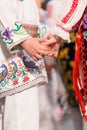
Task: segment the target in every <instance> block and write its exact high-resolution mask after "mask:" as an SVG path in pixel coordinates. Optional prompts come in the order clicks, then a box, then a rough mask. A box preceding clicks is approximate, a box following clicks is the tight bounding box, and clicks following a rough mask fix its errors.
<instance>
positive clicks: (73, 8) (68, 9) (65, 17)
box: [51, 0, 87, 41]
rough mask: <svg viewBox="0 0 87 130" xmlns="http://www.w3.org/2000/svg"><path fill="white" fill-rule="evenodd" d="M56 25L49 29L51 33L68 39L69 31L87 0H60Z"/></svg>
mask: <svg viewBox="0 0 87 130" xmlns="http://www.w3.org/2000/svg"><path fill="white" fill-rule="evenodd" d="M59 3H60V4H61V5H60V4H59V6H60V7H59V10H58V12H57V23H56V26H55V27H53V28H52V29H51V33H52V34H55V35H58V36H60V37H61V38H63V39H65V40H68V41H70V39H69V31H70V30H71V29H72V26H74V25H75V24H76V23H77V22H78V21H79V19H80V18H81V16H82V14H83V12H84V9H85V7H86V5H87V0H71V1H70V0H67V1H66V2H65V0H62V2H59Z"/></svg>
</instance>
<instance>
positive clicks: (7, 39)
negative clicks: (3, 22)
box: [1, 22, 29, 49]
mask: <svg viewBox="0 0 87 130" xmlns="http://www.w3.org/2000/svg"><path fill="white" fill-rule="evenodd" d="M1 36H2V40H3V42H4V43H5V44H6V46H7V48H10V47H11V46H15V43H17V42H18V44H19V41H20V40H21V39H23V38H25V37H26V36H27V37H28V36H29V34H28V32H27V31H26V30H25V29H24V28H23V27H22V25H21V24H20V23H19V22H15V23H14V28H10V27H7V28H6V29H5V30H4V31H2V32H1ZM13 44H14V45H13ZM16 49H17V48H16Z"/></svg>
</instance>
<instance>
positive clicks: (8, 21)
mask: <svg viewBox="0 0 87 130" xmlns="http://www.w3.org/2000/svg"><path fill="white" fill-rule="evenodd" d="M6 2H7V3H6ZM4 4H7V5H8V6H6V7H4V6H3V5H4ZM17 9H18V8H16V7H15V6H13V5H11V3H8V1H5V3H4V2H3V3H0V32H1V36H2V39H3V43H5V45H6V46H7V48H8V50H9V51H10V53H13V52H17V51H18V50H19V47H21V46H22V47H23V48H24V49H25V50H26V51H27V53H28V54H29V55H30V56H32V57H33V58H34V59H40V58H42V56H43V55H45V54H48V52H49V47H48V48H47V47H44V46H43V45H41V44H40V43H41V42H42V41H44V40H45V39H39V38H32V36H31V35H30V34H29V33H28V32H27V31H26V30H25V29H24V28H23V26H22V25H21V23H20V22H19V21H18V15H17V14H18V10H17Z"/></svg>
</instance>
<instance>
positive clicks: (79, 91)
mask: <svg viewBox="0 0 87 130" xmlns="http://www.w3.org/2000/svg"><path fill="white" fill-rule="evenodd" d="M56 2H57V5H58V6H57V10H56V13H57V14H56V17H55V20H56V21H57V22H56V26H55V27H53V28H52V29H51V32H52V33H53V34H56V35H58V36H60V37H62V38H63V39H64V40H67V41H68V42H70V36H69V32H70V30H72V29H73V26H74V27H77V25H80V22H81V21H83V23H82V24H83V25H81V26H82V27H81V29H79V30H80V31H79V32H80V33H81V35H80V37H79V38H77V39H76V43H77V42H78V41H79V44H80V43H81V42H80V40H81V39H84V38H85V39H84V40H83V41H82V40H81V41H82V42H85V43H87V38H86V33H87V22H86V21H87V14H85V16H84V17H85V18H83V19H82V15H83V13H84V10H85V8H86V6H87V0H71V1H69V0H67V1H66V2H65V0H62V1H60V0H59V1H56V0H54V4H56ZM50 3H51V2H50ZM58 3H59V4H58ZM52 8H53V7H52V6H49V11H52ZM53 14H55V12H53ZM81 19H82V20H81ZM84 19H85V20H84ZM55 20H54V21H55ZM51 21H52V20H51ZM48 22H49V15H48ZM50 24H51V25H52V24H54V22H53V21H52V23H50ZM84 27H85V29H84ZM76 37H77V36H76ZM78 39H79V40H78ZM83 46H84V50H83ZM77 47H78V46H77ZM78 48H80V45H79V47H78ZM77 50H79V51H78V54H77V52H76V56H75V57H76V58H75V63H76V66H75V68H74V70H75V69H76V71H77V70H78V71H80V72H78V74H77V73H75V72H76V71H74V79H73V81H74V86H75V90H76V95H77V98H78V100H79V103H80V107H81V111H82V115H83V116H84V117H85V118H86V116H87V106H86V104H87V103H86V100H87V98H86V89H87V87H86V77H87V76H86V69H87V68H86V54H84V53H86V45H82V43H81V49H77ZM77 50H76V51H77ZM81 51H82V52H81ZM80 53H81V54H80ZM82 54H83V57H81V55H82ZM83 58H84V63H83V62H81V61H83V60H82V59H83ZM77 59H78V60H79V61H78V60H77ZM83 64H84V66H83ZM77 66H79V69H77ZM81 67H82V68H83V70H81ZM78 75H79V76H80V77H79V76H78ZM75 76H76V77H75ZM84 82H85V83H84ZM78 84H79V86H80V88H79V86H78ZM85 98H86V99H85Z"/></svg>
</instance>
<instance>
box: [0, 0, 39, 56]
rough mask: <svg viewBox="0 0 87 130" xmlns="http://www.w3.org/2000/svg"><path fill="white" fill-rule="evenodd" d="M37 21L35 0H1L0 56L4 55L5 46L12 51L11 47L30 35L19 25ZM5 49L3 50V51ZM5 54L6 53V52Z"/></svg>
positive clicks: (36, 22) (35, 23)
mask: <svg viewBox="0 0 87 130" xmlns="http://www.w3.org/2000/svg"><path fill="white" fill-rule="evenodd" d="M38 22H39V17H38V10H37V6H36V3H35V0H18V2H17V0H1V2H0V32H1V37H2V39H3V42H0V56H2V57H4V55H5V53H6V48H5V49H3V50H2V48H3V47H2V44H3V43H5V44H6V47H7V49H8V50H9V51H10V52H13V48H14V47H15V46H17V45H19V44H20V43H21V42H23V41H24V40H26V39H27V38H28V37H29V36H30V35H29V34H28V32H27V31H26V30H25V29H24V28H23V27H22V26H21V23H22V24H34V25H37V24H38ZM4 50H5V51H4ZM6 55H7V53H6Z"/></svg>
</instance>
